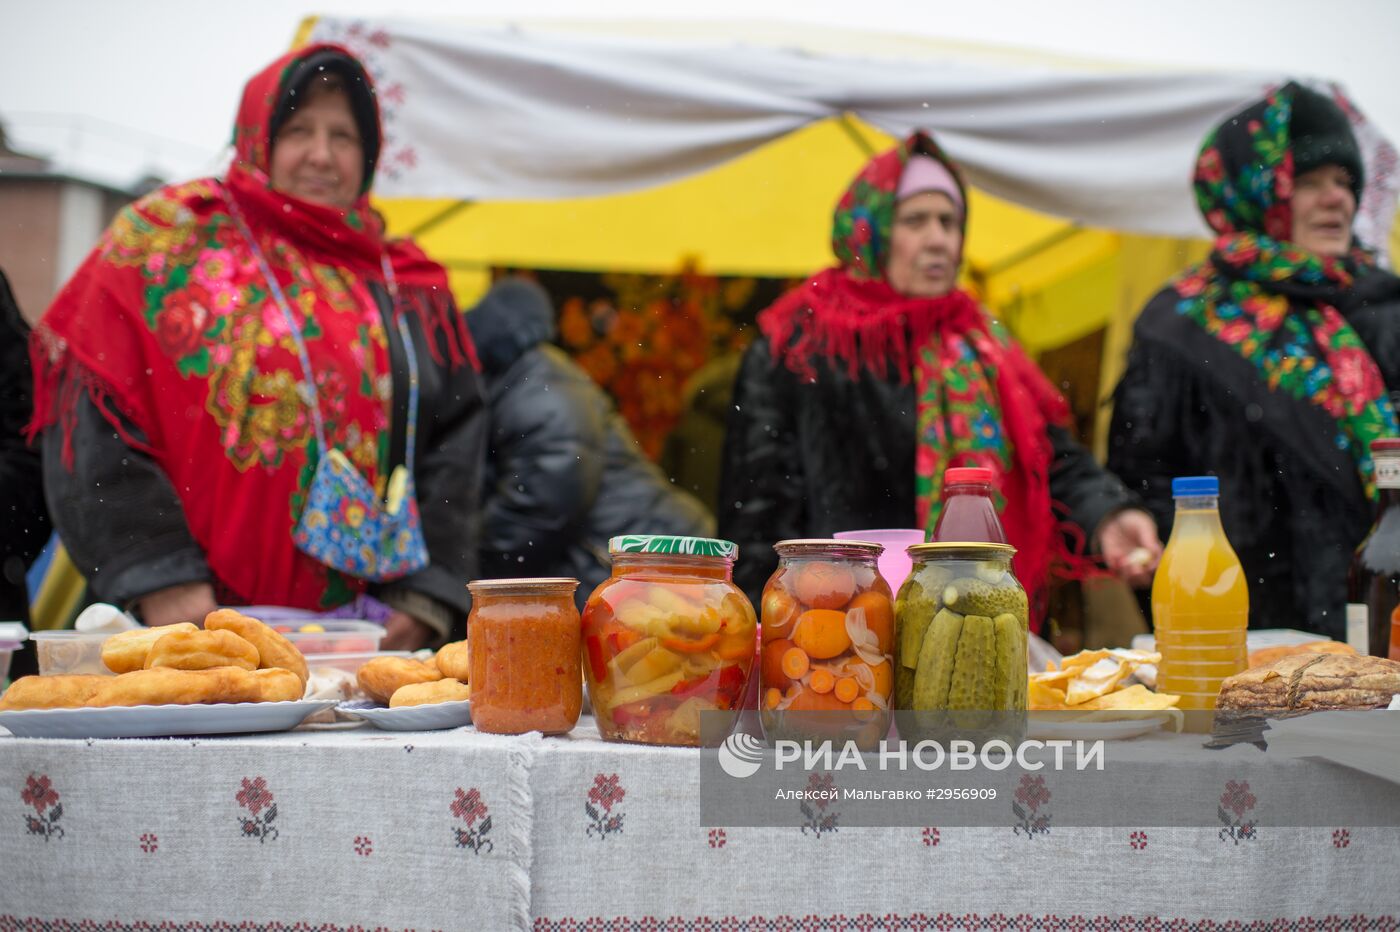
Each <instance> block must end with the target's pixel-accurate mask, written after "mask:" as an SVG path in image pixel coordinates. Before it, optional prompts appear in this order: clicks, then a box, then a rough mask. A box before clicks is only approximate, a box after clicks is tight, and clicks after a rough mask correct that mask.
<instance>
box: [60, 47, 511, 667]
mask: <svg viewBox="0 0 1400 932" xmlns="http://www.w3.org/2000/svg"><path fill="white" fill-rule="evenodd" d="M381 139H382V132H381V126H380V120H379V110H378V105H377V103H376V101H375V96H374V89H373V86H372V84H371V81H370V78H369V76H368V74H367V73H366V72H365V69H364V67H363V65H361V63H360V62H359V61H357V60H356V59H355V58H354V57H353V56H352V55H350V54H349V53H348V52H346V51H345V50H343V49H341V48H338V47H336V46H331V45H317V46H311V47H308V48H304V49H301V50H298V51H296V52H293V53H291V54H289V55H286V56H284V57H283V58H281V59H280V60H278V61H276V62H274V63H273V64H271V65H269V66H268V67H267V68H266V69H265V70H263V71H262V72H261V73H259V74H258V75H256V76H255V77H254V78H253V79H252V80H251V81H249V82H248V85H247V87H246V88H245V90H244V94H243V102H242V105H241V107H240V108H239V112H238V119H237V123H236V124H235V127H234V146H235V150H236V153H235V156H234V159H233V163H232V164H231V165H230V166H229V169H228V171H227V172H226V173H225V175H224V177H223V178H204V179H200V180H198V181H192V182H189V183H186V184H179V185H173V186H169V187H165V188H161V189H160V190H158V191H155V192H154V193H152V194H150V195H148V196H146V197H144V198H142V199H141V200H140V201H137V202H136V203H135V204H133V205H131V206H130V207H128V208H126V209H125V210H123V211H122V212H121V214H120V215H119V216H118V217H117V219H116V220H115V221H114V222H113V224H112V226H111V228H110V229H108V230H107V232H106V234H105V235H104V236H103V237H102V240H101V242H100V243H99V244H98V246H97V248H96V249H94V250H93V252H92V254H91V255H89V256H88V258H87V260H86V261H85V262H84V263H83V264H82V266H81V267H80V268H79V269H78V271H77V273H76V274H75V275H74V276H73V278H72V279H71V280H70V281H69V282H68V283H67V285H66V286H65V287H64V288H63V289H62V291H61V292H60V293H59V295H58V297H57V298H56V299H55V301H54V303H53V306H52V307H50V308H49V310H48V312H47V313H46V314H45V315H44V317H43V319H42V320H41V322H40V324H39V327H38V329H37V332H36V341H35V343H34V356H35V412H36V414H35V422H34V426H35V428H36V429H43V431H44V460H45V481H46V483H47V486H46V487H47V494H48V500H49V507H50V509H51V511H52V513H53V517H54V520H55V523H56V524H57V527H58V530H59V533H60V535H61V536H62V539H63V541H64V544H65V545H66V547H67V548H68V551H69V553H70V554H71V555H72V557H73V560H74V562H75V564H76V565H77V567H78V568H79V569H80V570H81V571H82V572H83V573H84V575H86V576H87V578H88V580H89V583H90V586H91V588H92V590H93V592H94V593H95V594H96V595H97V596H99V597H101V598H103V599H106V600H108V601H112V602H117V603H123V604H128V605H131V606H133V607H134V608H135V610H136V611H138V612H139V613H140V615H141V616H142V618H143V619H144V620H145V621H146V622H147V623H148V624H152V625H159V624H168V623H172V622H177V621H190V620H194V621H198V620H200V619H202V618H203V616H204V614H205V613H207V612H208V611H210V610H212V609H213V608H214V607H215V606H216V604H224V605H250V604H264V605H281V606H291V607H294V608H300V609H310V610H322V611H324V610H329V609H333V608H335V607H337V606H343V605H345V604H346V603H348V602H350V601H352V600H353V599H355V598H356V597H357V596H358V595H361V594H372V595H373V596H375V597H377V598H378V599H379V600H381V601H382V602H383V603H385V604H386V605H388V606H389V607H390V608H391V609H392V614H390V615H389V616H388V619H387V622H386V626H387V637H386V642H385V643H386V646H392V647H409V648H412V647H419V646H422V645H424V644H427V643H430V642H434V641H440V640H442V639H443V638H445V637H447V636H448V635H449V633H450V632H451V631H452V629H453V628H454V627H456V626H458V625H459V624H460V621H461V618H462V617H463V615H464V612H465V610H466V608H467V607H468V604H467V601H466V590H465V588H464V586H465V583H466V581H467V580H468V579H470V578H471V577H472V575H473V574H474V572H475V569H476V553H477V546H478V543H479V542H478V540H477V536H478V535H477V528H478V526H479V518H478V515H477V505H476V502H478V501H479V500H480V495H479V483H480V473H481V463H482V455H483V450H484V437H485V420H484V413H483V412H484V409H483V402H482V392H481V387H480V384H479V381H478V377H477V374H476V371H475V356H474V353H473V350H472V347H471V343H470V339H469V337H468V336H467V333H466V331H465V329H464V327H463V326H462V320H461V316H460V315H459V314H458V312H457V310H456V308H455V306H454V303H453V300H452V296H451V294H450V292H449V291H448V287H447V276H446V273H445V272H444V270H443V268H442V267H441V266H439V265H437V264H436V263H434V262H432V261H430V260H429V259H428V258H427V257H426V256H424V254H423V253H422V252H421V251H419V250H418V248H417V247H416V246H414V245H413V244H412V243H409V242H406V241H403V240H390V239H387V238H386V237H385V235H384V230H383V227H382V225H381V223H380V221H379V220H378V218H377V217H376V215H375V214H374V212H373V211H372V210H371V208H370V205H369V199H368V192H369V189H370V184H371V182H372V180H373V178H374V171H375V164H376V161H377V159H378V156H379V152H380V146H381Z"/></svg>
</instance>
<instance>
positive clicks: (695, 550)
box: [583, 534, 758, 746]
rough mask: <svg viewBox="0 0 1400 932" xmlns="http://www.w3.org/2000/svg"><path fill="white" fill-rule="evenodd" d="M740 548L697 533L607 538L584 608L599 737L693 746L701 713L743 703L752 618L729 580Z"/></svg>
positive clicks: (754, 643) (754, 639) (586, 658)
mask: <svg viewBox="0 0 1400 932" xmlns="http://www.w3.org/2000/svg"><path fill="white" fill-rule="evenodd" d="M738 550H739V548H738V547H737V546H736V545H735V544H733V543H732V542H730V541H727V540H713V539H710V538H703V537H669V536H661V535H641V534H638V535H630V536H624V537H614V538H613V539H612V540H611V541H609V542H608V552H609V554H610V555H611V556H612V577H611V578H609V579H607V580H605V581H604V582H603V583H602V584H601V585H599V586H598V588H597V589H595V590H593V594H592V595H591V596H589V599H588V604H587V605H586V606H585V607H584V610H583V664H584V675H585V677H586V678H587V680H588V695H589V699H590V700H591V701H592V703H593V714H594V716H595V717H596V718H597V720H598V732H599V733H600V734H601V735H602V737H603V739H604V740H606V741H633V742H638V743H642V744H671V745H688V746H694V745H698V744H699V743H700V725H701V718H700V716H701V713H703V712H713V711H726V712H727V711H736V710H739V709H741V708H742V704H743V700H744V696H745V693H746V691H747V687H748V684H749V676H750V674H751V673H752V671H753V665H754V661H755V658H756V657H757V655H758V619H757V618H755V617H754V610H753V606H751V605H750V604H749V600H748V599H747V598H745V597H744V594H743V592H741V591H740V590H739V588H738V587H737V586H735V585H734V582H733V578H732V577H733V569H734V558H735V556H736V555H737V554H738Z"/></svg>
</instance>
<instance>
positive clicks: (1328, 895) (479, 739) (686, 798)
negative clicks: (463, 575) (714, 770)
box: [0, 720, 1400, 932]
mask: <svg viewBox="0 0 1400 932" xmlns="http://www.w3.org/2000/svg"><path fill="white" fill-rule="evenodd" d="M1141 740H1144V741H1151V742H1156V743H1158V744H1160V747H1161V753H1162V758H1163V761H1164V764H1163V773H1162V779H1164V780H1169V779H1171V767H1172V766H1173V764H1172V763H1171V761H1172V760H1173V759H1174V758H1175V757H1177V755H1178V754H1179V755H1181V759H1182V762H1181V763H1180V764H1179V766H1183V767H1186V766H1192V767H1201V766H1215V767H1220V768H1222V769H1221V774H1222V775H1224V774H1228V773H1238V775H1239V776H1240V779H1239V780H1231V781H1226V783H1225V786H1224V787H1223V792H1222V796H1221V800H1220V812H1221V818H1222V819H1223V820H1224V821H1223V823H1222V825H1220V826H1215V827H1209V828H1207V827H1196V828H1173V829H1162V828H1152V827H1137V828H1132V827H1117V828H1067V827H1055V825H1054V823H1053V812H1054V799H1053V797H1052V794H1051V792H1050V790H1049V789H1047V788H1046V785H1041V784H1033V785H1030V786H1029V789H1028V790H1027V792H1025V793H1019V794H1018V796H1019V797H1020V799H1019V805H1020V815H1017V816H1014V817H1013V815H1012V813H1011V809H1010V808H1009V804H1010V801H1008V811H1007V819H1006V824H1005V825H1004V826H999V827H979V828H959V827H948V826H939V825H936V824H933V825H924V826H910V827H903V828H852V827H849V826H843V825H842V824H841V812H840V809H841V807H842V805H843V804H842V803H841V802H839V801H838V802H832V803H828V804H826V805H816V804H813V805H810V806H809V807H808V808H809V812H810V818H809V817H808V815H807V814H806V813H798V812H796V811H795V812H794V820H793V824H792V825H791V826H789V827H783V828H775V827H769V828H717V827H706V826H704V825H702V824H701V819H700V804H699V798H700V793H699V785H698V784H699V781H700V779H701V776H700V771H701V768H700V767H699V765H698V760H699V757H698V752H695V751H687V750H683V749H662V748H645V747H637V746H627V745H611V744H605V743H603V742H602V741H600V740H598V738H597V736H596V730H595V729H594V727H593V725H592V723H591V722H590V721H587V720H585V722H584V723H583V724H581V725H580V727H579V728H578V729H577V730H576V731H575V732H574V733H573V734H572V735H570V736H568V737H567V738H557V739H550V738H542V737H540V736H538V735H527V736H522V737H519V738H501V737H495V736H489V735H482V734H479V733H477V732H475V731H472V730H470V729H463V730H457V731H451V732H433V733H412V734H400V733H391V732H381V731H376V730H371V729H368V728H363V729H358V730H353V731H296V732H291V733H288V734H281V735H268V736H241V737H225V738H212V737H211V738H197V739H189V738H185V739H170V740H125V741H103V740H95V741H67V740H41V739H14V738H0V932H3V930H10V929H86V928H91V929H121V930H125V929H146V928H172V929H188V930H203V929H214V928H218V929H231V928H237V929H244V928H247V929H336V930H339V929H360V928H364V929H379V928H384V929H409V928H411V929H419V930H426V929H442V930H448V929H488V930H494V929H515V928H528V927H533V928H534V929H537V930H556V929H559V930H563V929H569V930H582V929H598V930H615V932H624V930H626V932H631V930H648V929H658V930H659V929H684V930H745V932H748V930H754V932H756V930H780V929H886V930H893V929H900V930H906V929H907V930H913V929H943V930H954V932H973V930H982V929H988V930H1012V929H1015V930H1018V932H1020V930H1026V932H1177V930H1180V932H1284V930H1295V929H1296V930H1304V932H1333V930H1354V932H1396V930H1397V929H1398V928H1400V923H1398V922H1397V915H1400V829H1397V828H1393V827H1391V828H1376V827H1365V826H1357V825H1352V826H1348V825H1337V826H1328V827H1325V828H1322V827H1319V828H1285V827H1271V826H1270V825H1269V824H1268V823H1267V820H1261V819H1256V818H1254V817H1253V816H1254V813H1255V811H1256V804H1259V809H1261V810H1262V809H1263V808H1264V807H1263V804H1260V801H1259V800H1258V799H1256V798H1255V796H1254V795H1253V791H1252V790H1251V789H1250V787H1249V785H1248V782H1247V777H1248V773H1249V771H1248V764H1249V761H1250V759H1251V758H1250V755H1253V754H1256V753H1257V752H1255V751H1254V750H1253V749H1252V748H1248V747H1241V748H1237V749H1232V750H1230V751H1228V752H1224V753H1223V754H1217V755H1215V756H1213V757H1208V758H1207V757H1204V756H1202V755H1204V753H1205V752H1201V751H1200V750H1199V740H1197V739H1190V738H1186V737H1181V736H1168V735H1162V736H1160V737H1156V738H1149V739H1141ZM1203 762H1206V763H1203ZM1294 765H1296V766H1299V767H1326V766H1330V765H1327V764H1323V763H1319V762H1316V761H1297V762H1295V764H1294ZM1241 768H1242V769H1241ZM1143 792H1145V793H1147V792H1152V788H1151V787H1144V788H1143ZM1212 804H1214V803H1212ZM791 805H792V806H793V807H794V809H795V810H796V807H798V805H799V804H798V803H796V802H794V803H792V804H791ZM1022 816H1024V818H1022ZM163 923H164V924H163Z"/></svg>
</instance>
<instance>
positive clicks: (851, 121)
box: [836, 110, 875, 158]
mask: <svg viewBox="0 0 1400 932" xmlns="http://www.w3.org/2000/svg"><path fill="white" fill-rule="evenodd" d="M836 123H837V125H838V126H840V127H841V129H843V130H845V132H846V135H847V136H848V137H849V138H850V140H851V142H853V143H855V144H856V148H857V149H859V150H860V151H861V153H862V154H863V155H864V156H865V157H866V158H873V157H874V155H875V147H874V146H872V145H871V144H870V140H868V139H866V138H865V134H864V133H862V132H861V131H860V127H858V126H856V121H855V115H854V114H852V113H851V112H850V111H849V110H848V111H846V112H845V113H842V114H841V116H840V117H839V118H838V119H837V121H836Z"/></svg>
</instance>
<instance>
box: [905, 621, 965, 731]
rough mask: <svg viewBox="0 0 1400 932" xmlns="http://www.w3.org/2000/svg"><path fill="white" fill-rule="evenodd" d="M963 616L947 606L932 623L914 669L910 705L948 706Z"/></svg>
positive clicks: (913, 706) (930, 707) (934, 707)
mask: <svg viewBox="0 0 1400 932" xmlns="http://www.w3.org/2000/svg"><path fill="white" fill-rule="evenodd" d="M962 630H963V616H961V615H959V614H958V613H957V612H950V611H949V610H948V609H946V608H944V609H939V611H938V614H937V615H935V616H934V617H933V621H932V622H930V623H929V626H928V631H927V633H926V634H925V635H924V643H923V645H922V646H921V647H920V648H919V663H918V667H917V668H916V669H915V673H914V695H913V701H912V705H911V706H910V708H914V709H921V710H927V709H942V708H946V707H947V703H948V691H949V688H950V686H951V682H952V675H953V656H954V653H955V652H956V651H957V646H958V643H959V638H960V637H961V636H962Z"/></svg>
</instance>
